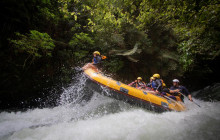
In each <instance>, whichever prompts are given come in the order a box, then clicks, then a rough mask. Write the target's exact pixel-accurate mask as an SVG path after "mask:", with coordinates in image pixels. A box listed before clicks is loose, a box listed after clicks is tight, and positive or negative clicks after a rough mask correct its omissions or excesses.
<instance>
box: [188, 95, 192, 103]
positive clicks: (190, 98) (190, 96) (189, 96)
mask: <svg viewBox="0 0 220 140" xmlns="http://www.w3.org/2000/svg"><path fill="white" fill-rule="evenodd" d="M188 98H189V100H190V101H192V102H193V100H192V95H191V94H189V95H188Z"/></svg>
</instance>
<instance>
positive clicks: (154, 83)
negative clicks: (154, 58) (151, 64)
mask: <svg viewBox="0 0 220 140" xmlns="http://www.w3.org/2000/svg"><path fill="white" fill-rule="evenodd" d="M151 87H152V88H153V89H156V87H157V84H156V82H155V81H152V82H151Z"/></svg>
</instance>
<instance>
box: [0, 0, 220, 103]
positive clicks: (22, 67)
mask: <svg viewBox="0 0 220 140" xmlns="http://www.w3.org/2000/svg"><path fill="white" fill-rule="evenodd" d="M0 5H1V9H2V11H3V12H2V13H1V15H2V21H3V22H2V23H1V27H2V31H1V42H0V48H1V52H0V58H1V64H0V66H1V69H0V73H1V74H0V78H1V79H3V80H2V81H1V87H2V88H1V90H0V93H1V94H0V96H2V97H4V98H2V100H4V99H5V100H6V101H7V100H9V99H14V100H19V99H17V97H19V98H21V99H22V98H23V97H24V98H29V96H34V97H35V96H36V97H38V96H40V95H39V94H41V93H43V92H46V93H48V91H49V90H50V88H51V87H53V86H54V85H57V87H56V88H58V87H61V86H64V85H66V84H68V83H70V81H71V77H72V75H73V74H74V71H73V70H72V68H73V67H74V66H78V65H80V66H82V65H83V64H85V63H87V62H90V61H91V59H92V52H93V51H95V50H98V51H100V52H101V53H102V54H104V55H107V57H108V59H107V60H106V61H105V62H104V64H103V65H104V66H103V67H104V69H106V71H108V72H109V73H112V74H114V76H116V77H115V78H118V79H121V80H122V81H126V80H128V81H130V80H133V79H134V78H135V77H137V76H142V77H143V78H144V80H148V78H149V77H150V76H151V75H152V74H153V73H160V74H161V75H162V78H163V79H164V81H170V80H171V79H172V78H176V77H178V78H180V79H182V80H183V81H184V82H185V83H188V84H189V85H195V87H196V88H200V87H202V86H205V85H207V84H209V82H216V81H218V78H216V77H219V74H218V73H217V72H218V71H219V68H217V64H218V62H219V58H220V41H219V38H220V21H219V20H220V17H219V16H220V4H219V2H218V1H217V0H203V1H198V0H183V1H175V0H166V1H165V0H136V1H133V0H83V1H82V0H33V1H27V0H24V1H21V2H19V3H18V2H17V1H15V0H7V1H6V0H3V1H1V2H0ZM188 79H189V80H188ZM198 79H200V80H198ZM30 81H31V82H30ZM197 81H201V82H199V83H198V82H197ZM195 83H198V84H195ZM168 85H169V84H168ZM12 87H13V89H12ZM192 88H193V87H192ZM47 89H48V90H47ZM194 89H195V88H194ZM30 92H32V94H31V95H29V94H28V93H30ZM12 102H13V100H12Z"/></svg>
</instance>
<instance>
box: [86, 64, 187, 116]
mask: <svg viewBox="0 0 220 140" xmlns="http://www.w3.org/2000/svg"><path fill="white" fill-rule="evenodd" d="M83 71H84V74H85V75H86V76H87V77H88V79H87V81H86V84H87V86H88V87H90V88H91V89H92V90H95V91H97V92H99V93H103V94H105V95H107V96H110V97H114V98H116V99H118V100H122V101H125V102H128V103H130V104H134V105H137V106H141V107H144V108H146V109H148V110H153V111H155V112H164V111H184V110H186V107H185V106H184V104H183V103H182V102H177V101H175V100H173V99H171V98H169V97H166V96H161V95H158V94H155V93H153V92H152V91H147V90H142V89H136V88H134V87H131V86H128V85H126V84H123V83H121V82H120V81H115V80H113V79H111V78H109V77H106V76H104V75H103V74H102V73H101V71H99V70H98V68H97V67H95V66H94V65H92V64H90V63H89V64H86V65H85V66H84V67H83ZM103 87H105V89H107V90H103Z"/></svg>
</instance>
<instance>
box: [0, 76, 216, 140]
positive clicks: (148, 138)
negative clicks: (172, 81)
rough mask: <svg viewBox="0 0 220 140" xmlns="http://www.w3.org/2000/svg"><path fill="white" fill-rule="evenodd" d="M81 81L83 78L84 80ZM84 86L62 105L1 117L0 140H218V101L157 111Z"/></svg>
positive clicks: (67, 93) (66, 93) (71, 90)
mask: <svg viewBox="0 0 220 140" xmlns="http://www.w3.org/2000/svg"><path fill="white" fill-rule="evenodd" d="M80 77H81V76H80ZM87 94H91V91H89V90H88V89H86V87H85V77H83V76H82V77H81V78H79V81H77V82H76V83H74V84H72V85H71V86H70V87H69V88H67V89H65V90H64V92H63V94H62V95H61V97H60V100H59V104H60V105H58V106H56V107H54V108H43V109H39V108H36V109H31V110H27V111H23V112H20V111H16V112H1V113H0V139H1V140H218V139H220V102H204V101H201V100H197V99H194V101H196V102H197V103H198V104H200V105H201V108H199V107H198V106H196V105H194V104H193V103H191V102H189V101H186V106H187V108H188V110H187V111H184V112H164V113H155V112H151V111H148V110H145V109H143V108H138V107H134V106H131V105H129V104H127V103H124V102H122V101H118V100H115V99H112V98H109V97H106V96H103V95H100V94H99V93H92V94H91V97H90V98H89V99H86V100H84V98H86V96H85V95H87Z"/></svg>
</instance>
